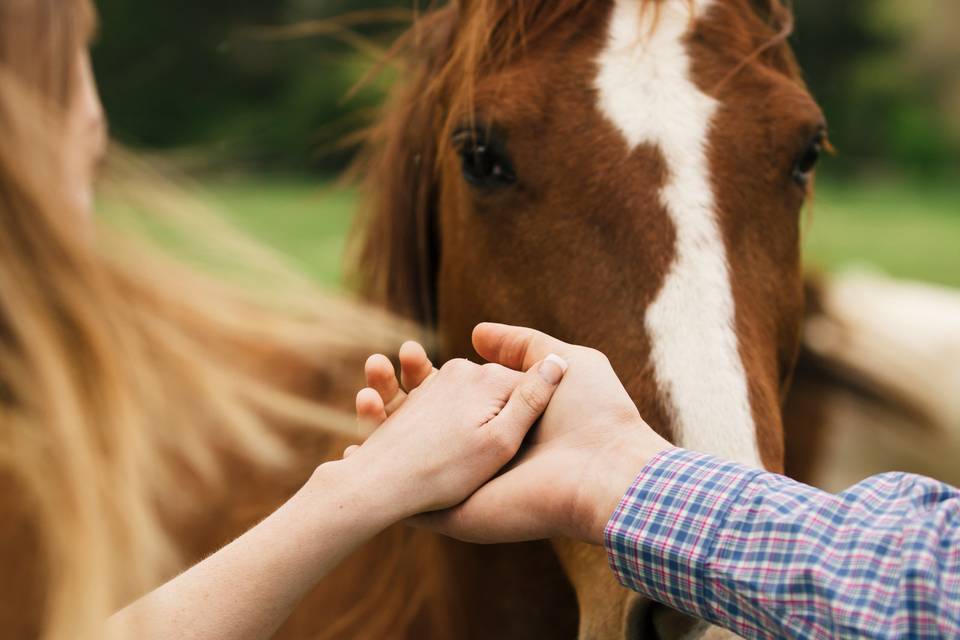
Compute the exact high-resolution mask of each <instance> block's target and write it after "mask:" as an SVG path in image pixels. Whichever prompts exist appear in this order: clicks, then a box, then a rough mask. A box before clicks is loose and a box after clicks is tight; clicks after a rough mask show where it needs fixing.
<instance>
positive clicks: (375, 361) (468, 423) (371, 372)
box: [336, 323, 670, 544]
mask: <svg viewBox="0 0 960 640" xmlns="http://www.w3.org/2000/svg"><path fill="white" fill-rule="evenodd" d="M473 344H474V348H475V349H476V351H477V353H478V354H480V356H481V357H483V358H484V359H486V360H487V361H489V363H490V364H484V365H478V364H474V363H471V362H468V361H466V360H454V361H451V362H448V363H447V364H445V365H443V367H441V368H440V369H439V370H437V369H435V368H434V367H433V365H432V364H431V362H430V360H429V359H428V357H427V354H426V353H425V351H424V350H423V348H422V347H421V346H420V345H419V344H417V343H415V342H408V343H406V344H405V345H404V346H403V347H402V348H401V350H400V354H399V360H400V365H401V367H400V368H401V374H400V379H399V380H398V379H397V376H396V373H395V371H394V368H393V365H392V364H391V361H390V359H389V358H387V357H386V356H383V355H379V354H378V355H375V356H371V357H370V358H369V359H368V360H367V364H366V377H367V384H368V385H369V386H368V388H366V389H363V390H362V391H361V392H360V393H359V394H358V395H357V415H358V419H359V420H360V421H361V422H363V423H366V425H368V426H369V427H371V428H374V431H373V434H372V435H371V436H370V437H369V438H368V439H367V440H366V442H364V443H363V444H362V445H359V446H353V447H349V448H348V449H347V451H346V452H345V454H344V460H343V462H340V463H336V464H345V465H355V466H356V468H357V469H358V470H359V469H360V468H363V469H368V470H369V469H371V468H372V469H376V475H377V476H378V478H377V481H378V482H379V483H381V484H382V486H383V487H384V489H385V490H387V491H389V492H391V494H392V499H393V500H394V504H397V505H402V508H401V509H400V511H399V513H400V514H401V515H402V517H406V518H409V520H408V521H409V522H410V523H411V524H413V525H414V526H420V527H427V528H430V529H433V530H436V531H438V532H440V533H443V534H446V535H449V536H452V537H455V538H458V539H461V540H465V541H468V542H478V543H495V542H519V541H524V540H533V539H541V538H548V537H558V536H563V537H568V538H572V539H577V540H582V541H586V542H591V543H594V544H602V542H603V528H604V525H605V524H606V522H607V519H608V518H609V516H610V515H611V513H612V512H613V511H614V509H615V507H616V505H617V502H618V501H619V499H620V497H621V496H622V495H623V493H624V492H625V491H626V490H627V488H628V487H629V486H630V484H631V483H632V481H633V479H634V478H635V477H636V475H637V474H638V473H639V472H640V470H641V469H642V468H643V466H644V465H645V464H646V463H647V462H648V461H649V460H650V459H651V458H652V457H653V456H655V455H657V453H659V452H661V451H664V450H666V449H669V448H670V444H669V443H668V442H666V441H665V440H664V439H663V438H661V437H660V436H658V435H657V434H656V433H655V432H654V431H653V430H652V429H650V427H648V426H647V424H646V423H645V422H644V421H643V419H642V418H641V417H640V414H639V413H638V411H637V409H636V406H635V405H634V403H633V401H632V400H631V399H630V397H629V395H628V394H627V392H626V390H625V389H624V388H623V385H622V384H621V382H620V380H619V379H618V378H617V376H616V374H615V373H614V371H613V368H612V367H611V366H610V363H609V361H608V360H607V358H606V357H605V356H604V355H603V354H602V353H600V352H599V351H596V350H593V349H588V348H585V347H578V346H574V345H569V344H566V343H564V342H561V341H559V340H556V339H554V338H551V337H549V336H547V335H545V334H542V333H540V332H537V331H534V330H531V329H524V328H519V327H511V326H506V325H499V324H489V323H488V324H481V325H479V326H478V327H477V328H476V329H475V330H474V334H473ZM538 419H539V425H538V427H537V428H536V429H532V427H533V425H534V424H535V423H536V422H537V420H538ZM521 445H525V446H523V448H522V451H521ZM518 452H519V455H518ZM368 472H369V471H368Z"/></svg>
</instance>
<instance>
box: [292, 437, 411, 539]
mask: <svg viewBox="0 0 960 640" xmlns="http://www.w3.org/2000/svg"><path fill="white" fill-rule="evenodd" d="M360 453H361V452H360V451H358V452H357V453H356V454H354V455H353V456H351V457H350V458H347V459H345V460H336V461H331V462H326V463H324V464H322V465H320V466H319V467H317V468H316V470H315V471H314V472H313V475H311V477H310V479H309V480H308V481H307V483H306V485H305V486H304V487H303V489H301V491H300V493H302V494H304V495H305V497H307V498H308V500H309V501H310V502H311V503H319V504H322V505H323V506H322V507H321V513H320V514H319V516H320V517H325V514H327V513H329V512H328V510H331V509H332V510H333V511H334V513H338V514H341V515H342V516H343V517H345V518H349V519H351V520H353V524H354V526H355V527H356V528H357V530H358V531H367V532H369V534H370V535H371V536H372V535H376V534H377V533H379V532H380V531H382V530H384V529H386V528H388V527H390V526H391V525H393V524H395V523H397V522H400V521H401V520H403V519H405V518H407V517H409V516H410V515H412V514H411V513H408V511H409V510H408V509H406V508H405V507H404V503H403V501H402V500H398V499H397V495H396V493H397V486H398V485H397V483H396V482H395V481H394V480H393V479H391V478H389V477H387V476H388V474H386V473H384V472H383V470H382V469H380V468H379V467H378V466H377V465H372V464H364V461H363V456H361V455H360ZM326 517H329V516H326Z"/></svg>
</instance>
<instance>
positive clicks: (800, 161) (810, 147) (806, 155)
mask: <svg viewBox="0 0 960 640" xmlns="http://www.w3.org/2000/svg"><path fill="white" fill-rule="evenodd" d="M826 142H827V134H826V132H823V131H820V132H819V133H817V135H815V136H814V137H813V139H811V140H810V142H808V143H807V146H806V147H805V148H804V150H803V153H801V154H800V157H799V158H797V161H796V164H794V166H793V180H794V181H795V182H796V183H797V184H799V185H800V186H801V187H805V186H807V184H809V183H810V178H811V176H813V172H814V170H815V169H816V168H817V164H818V163H819V162H820V156H821V155H823V148H824V145H825V144H826Z"/></svg>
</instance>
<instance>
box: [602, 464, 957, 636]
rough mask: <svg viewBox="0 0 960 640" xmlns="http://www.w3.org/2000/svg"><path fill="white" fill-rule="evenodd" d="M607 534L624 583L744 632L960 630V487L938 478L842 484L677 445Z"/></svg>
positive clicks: (625, 502) (626, 501)
mask: <svg viewBox="0 0 960 640" xmlns="http://www.w3.org/2000/svg"><path fill="white" fill-rule="evenodd" d="M606 546H607V551H608V554H609V557H610V565H611V567H612V568H613V570H614V572H615V573H616V574H617V577H618V578H619V579H620V581H621V582H622V583H623V584H624V585H625V586H627V587H629V588H631V589H633V590H634V591H638V592H640V593H642V594H644V595H647V596H649V597H651V598H653V599H654V600H657V601H659V602H662V603H664V604H667V605H669V606H671V607H674V608H675V609H678V610H680V611H683V612H685V613H688V614H690V615H693V616H695V617H698V618H703V619H705V620H708V621H710V622H713V623H715V624H718V625H720V626H723V627H726V628H728V629H731V630H733V631H735V632H737V633H739V634H740V635H742V636H744V637H746V638H804V639H806V638H830V639H833V638H960V491H958V490H957V489H954V488H953V487H949V486H947V485H944V484H941V483H939V482H935V481H933V480H930V479H928V478H921V477H918V476H912V475H907V474H899V473H890V474H885V475H881V476H877V477H874V478H871V479H869V480H867V481H865V482H863V483H861V484H858V485H857V486H855V487H853V488H852V489H850V490H848V491H846V492H844V493H842V494H839V495H832V494H828V493H823V492H821V491H818V490H816V489H813V488H811V487H808V486H805V485H802V484H798V483H796V482H794V481H792V480H789V479H787V478H784V477H782V476H778V475H775V474H772V473H766V472H763V471H757V470H754V469H748V468H746V467H742V466H740V465H737V464H733V463H728V462H723V461H720V460H718V459H716V458H712V457H710V456H706V455H702V454H699V453H693V452H690V451H685V450H682V449H673V450H670V451H667V452H664V453H662V454H660V455H659V456H657V457H656V458H654V459H653V460H652V461H651V462H650V463H649V464H648V465H647V466H646V467H645V468H644V469H643V471H642V472H641V473H640V475H639V476H638V477H637V479H636V481H635V482H634V484H633V486H632V487H631V488H630V490H629V491H628V492H627V494H626V495H625V496H624V497H623V499H622V500H621V502H620V505H619V506H618V507H617V510H616V512H615V513H614V514H613V517H612V518H611V519H610V521H609V522H608V523H607V527H606Z"/></svg>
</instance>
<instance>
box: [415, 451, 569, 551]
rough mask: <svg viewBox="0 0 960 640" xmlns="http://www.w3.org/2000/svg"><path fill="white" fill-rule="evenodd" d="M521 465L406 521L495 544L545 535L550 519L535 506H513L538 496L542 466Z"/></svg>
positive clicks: (549, 531) (549, 530)
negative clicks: (459, 499)
mask: <svg viewBox="0 0 960 640" xmlns="http://www.w3.org/2000/svg"><path fill="white" fill-rule="evenodd" d="M536 466H537V465H533V468H531V467H530V466H529V465H521V466H519V467H517V468H515V469H512V470H510V471H508V472H507V473H505V474H504V475H502V476H499V477H497V478H494V479H493V480H491V481H490V482H488V483H487V484H485V485H484V486H482V487H480V489H478V490H477V492H476V493H474V494H473V495H472V496H470V497H469V498H467V500H466V501H465V502H463V503H461V504H459V505H457V506H456V507H453V508H452V509H445V510H443V511H432V512H429V513H422V514H419V515H417V516H414V517H412V518H408V519H407V520H406V523H407V524H408V525H410V526H412V527H414V528H417V529H428V530H430V531H433V532H435V533H439V534H442V535H445V536H449V537H451V538H456V539H457V540H462V541H463V542H471V543H474V544H496V543H506V542H526V541H528V540H540V539H543V538H548V537H551V536H553V535H554V534H555V533H556V530H555V527H554V525H553V523H551V522H549V521H548V520H547V518H546V517H545V516H544V515H543V514H542V513H540V512H539V511H538V510H537V509H529V508H517V505H518V504H523V503H524V502H525V501H526V500H528V499H531V496H530V494H531V493H532V494H533V495H535V496H536V498H535V499H539V500H542V499H543V498H542V495H541V493H542V491H541V488H540V487H541V486H542V485H543V475H544V474H543V473H542V472H543V469H537V468H536Z"/></svg>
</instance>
